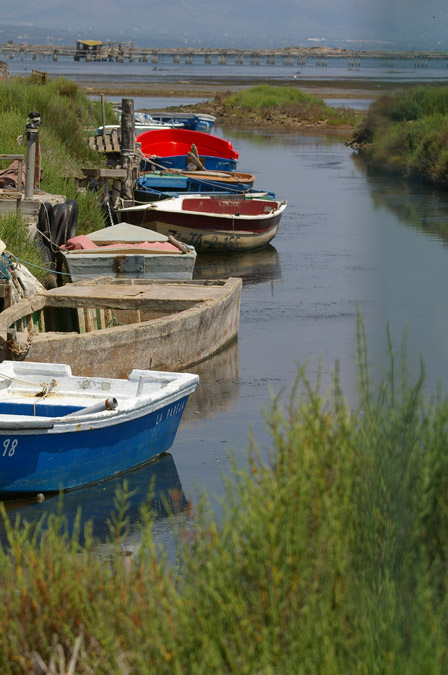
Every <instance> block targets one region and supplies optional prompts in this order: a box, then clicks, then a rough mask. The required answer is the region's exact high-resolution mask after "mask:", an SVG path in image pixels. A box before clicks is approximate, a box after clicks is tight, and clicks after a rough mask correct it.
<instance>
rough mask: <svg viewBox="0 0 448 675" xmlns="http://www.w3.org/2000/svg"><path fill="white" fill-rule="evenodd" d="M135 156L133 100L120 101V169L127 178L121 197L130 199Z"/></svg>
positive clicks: (124, 99)
mask: <svg viewBox="0 0 448 675" xmlns="http://www.w3.org/2000/svg"><path fill="white" fill-rule="evenodd" d="M134 156H135V119H134V99H132V98H122V99H121V167H122V169H126V171H127V176H126V178H125V179H124V183H123V189H122V192H123V195H122V196H123V197H124V198H125V199H132V188H133V178H134V176H133V174H134V171H133V168H134Z"/></svg>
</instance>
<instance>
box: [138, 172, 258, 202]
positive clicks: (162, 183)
mask: <svg viewBox="0 0 448 675" xmlns="http://www.w3.org/2000/svg"><path fill="white" fill-rule="evenodd" d="M254 180H255V177H254V176H253V175H252V174H249V173H240V172H237V171H191V172H190V173H187V172H180V171H178V172H174V171H172V172H164V171H149V172H147V173H144V174H142V175H141V176H140V177H139V178H138V179H137V181H136V183H135V187H134V197H135V200H136V202H147V201H154V200H157V199H166V198H167V197H172V196H174V195H178V194H181V193H182V194H183V193H191V192H197V193H201V194H212V193H216V192H219V193H220V194H221V193H226V194H230V195H231V194H242V193H247V192H251V191H252V185H253V183H254ZM257 192H258V191H257Z"/></svg>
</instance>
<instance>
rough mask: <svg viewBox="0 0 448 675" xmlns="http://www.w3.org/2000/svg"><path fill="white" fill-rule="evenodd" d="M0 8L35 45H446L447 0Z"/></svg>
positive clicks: (23, 3)
mask: <svg viewBox="0 0 448 675" xmlns="http://www.w3.org/2000/svg"><path fill="white" fill-rule="evenodd" d="M0 8H1V9H2V10H3V11H2V17H3V19H2V23H1V26H0V27H1V29H3V32H2V33H0V42H4V41H6V40H7V39H8V30H9V26H11V25H12V24H15V25H18V24H20V28H19V32H20V33H21V34H22V35H23V36H25V37H24V39H23V41H24V42H33V41H34V40H33V39H32V38H33V35H34V34H35V33H36V30H37V29H39V31H44V32H45V31H47V32H48V34H49V35H48V36H50V35H51V37H53V38H54V35H55V33H56V35H57V34H58V31H59V33H60V37H61V38H64V37H65V36H66V33H65V31H69V34H71V35H73V36H74V38H75V37H76V36H77V35H79V34H80V36H81V37H83V38H84V39H87V38H95V37H97V38H98V39H103V40H104V39H107V38H109V39H116V37H117V36H121V39H123V40H130V41H133V42H134V43H135V44H140V45H142V46H143V45H144V44H150V43H151V41H152V40H153V39H155V37H156V36H157V40H158V41H159V40H160V39H161V38H163V39H164V40H165V41H166V45H167V46H170V42H171V43H172V45H171V46H177V45H178V44H181V43H182V39H184V40H185V42H187V43H188V42H191V41H194V40H200V41H201V42H202V43H203V45H207V44H208V45H210V46H226V44H228V45H233V44H234V43H235V42H241V41H244V40H245V39H246V40H249V41H250V42H251V43H253V42H254V41H255V42H257V43H258V46H260V47H262V46H263V44H266V46H271V45H272V43H278V45H279V46H284V45H285V43H286V44H291V45H295V44H299V43H303V42H304V41H306V40H308V41H309V40H310V39H311V42H312V41H313V39H314V40H319V39H321V40H323V41H326V42H328V43H331V42H332V41H339V40H357V41H358V40H359V41H364V40H377V41H378V40H385V41H388V40H393V41H397V40H398V41H399V42H400V43H403V45H404V46H406V45H409V46H410V48H418V47H421V48H425V49H431V48H433V49H440V48H446V47H448V0H157V2H155V1H154V0H76V2H73V1H68V0H39V2H36V3H30V2H29V0H14V1H13V2H11V1H10V0H9V1H8V2H6V1H5V0H0ZM2 36H3V38H4V39H2ZM30 38H31V39H30ZM62 41H63V42H66V40H64V39H63V40H62ZM217 41H220V44H217Z"/></svg>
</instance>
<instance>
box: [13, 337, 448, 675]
mask: <svg viewBox="0 0 448 675" xmlns="http://www.w3.org/2000/svg"><path fill="white" fill-rule="evenodd" d="M358 345H359V380H360V407H359V409H357V410H354V411H351V410H350V409H349V408H348V406H347V404H346V402H345V400H344V397H343V393H342V392H341V390H340V387H339V383H338V379H337V376H335V381H334V388H333V390H332V391H331V392H327V393H326V394H323V393H322V392H321V391H320V387H319V383H317V384H316V385H312V384H311V383H310V382H309V381H308V380H307V377H306V373H305V372H303V370H302V369H300V370H299V376H298V379H297V383H296V387H295V388H294V390H293V391H292V394H291V396H290V401H289V404H288V405H287V406H286V407H285V406H283V405H282V404H281V401H280V399H274V400H273V403H272V408H271V410H270V411H269V412H268V413H267V414H266V424H267V425H268V427H269V429H270V431H271V435H272V450H271V452H270V453H269V456H268V457H267V458H263V457H262V456H261V454H260V453H259V452H258V451H257V448H256V447H255V446H254V445H253V446H252V447H251V449H250V462H249V464H248V468H247V469H242V468H238V467H237V466H236V464H235V465H234V467H233V471H232V472H231V474H230V475H228V476H227V478H226V497H225V499H224V500H223V506H224V515H223V518H222V522H221V524H220V525H218V523H217V521H216V519H215V517H214V515H213V513H212V509H211V508H209V505H208V504H207V501H206V500H205V499H202V501H201V502H200V506H199V508H198V509H197V513H196V514H195V528H194V529H193V530H190V531H189V533H184V534H182V533H180V539H179V545H178V562H177V565H176V566H172V565H170V563H169V562H168V561H167V560H166V559H165V557H164V555H163V553H162V552H160V551H158V550H157V547H156V545H155V543H154V540H153V538H152V534H151V515H150V514H149V513H148V512H144V513H143V516H142V517H143V519H144V522H145V527H144V528H143V531H142V541H141V547H140V550H139V551H138V553H137V554H135V555H133V556H132V557H125V556H123V555H121V552H120V536H121V535H123V534H125V532H126V486H125V487H124V489H123V490H122V491H121V493H119V494H117V513H118V514H119V516H117V517H115V518H113V519H111V539H112V541H113V542H115V546H114V547H113V550H114V551H115V553H112V554H111V556H110V558H108V559H107V560H105V559H104V558H102V557H101V555H100V552H99V551H98V548H97V547H96V545H95V541H94V540H93V538H92V537H91V536H90V535H89V533H88V532H87V533H86V535H87V539H86V541H85V544H84V546H81V545H80V544H79V536H78V535H79V532H78V533H77V531H76V528H75V531H74V534H72V535H71V536H70V535H68V534H64V520H63V518H62V517H61V518H59V517H57V518H53V519H52V520H51V522H49V523H48V524H46V525H45V527H43V526H42V525H41V526H40V527H38V528H37V530H33V528H31V526H23V525H22V526H19V525H18V524H16V525H15V526H13V525H10V524H9V522H8V520H7V519H6V526H7V527H8V531H9V547H8V549H5V550H1V551H0V575H1V579H2V583H1V584H0V625H1V626H2V628H3V630H1V631H0V667H1V670H2V672H3V673H22V672H65V670H64V668H66V669H67V671H68V669H69V665H68V664H69V662H70V663H71V666H72V670H71V672H77V673H87V672H89V673H91V672H95V673H108V674H109V673H130V672H136V673H238V674H240V673H247V674H252V673H263V674H265V673H266V674H267V673H269V674H270V673H304V674H306V673H326V674H330V675H333V674H334V675H336V674H337V675H339V674H341V675H346V674H347V673H359V674H360V675H361V674H362V675H364V674H366V675H367V674H368V675H370V674H371V673H394V674H395V673H403V674H404V673H406V674H413V673H415V674H416V675H420V674H421V673H431V674H432V675H433V674H438V673H441V674H442V673H446V672H447V670H448V654H447V648H446V634H447V628H448V626H447V623H448V607H447V592H446V588H447V560H448V558H447V554H448V542H447V533H448V512H447V494H448V484H447V483H448V440H447V438H448V436H447V431H448V402H447V400H446V399H442V398H441V397H440V398H436V399H435V400H434V401H432V402H427V401H425V400H424V398H423V395H422V378H420V379H419V380H418V381H417V382H412V383H411V382H408V380H407V373H406V363H405V358H404V356H403V353H399V354H398V356H397V355H395V354H394V352H393V350H392V347H390V368H389V372H388V375H387V377H386V378H385V379H384V381H383V382H382V383H380V385H378V386H373V385H372V384H371V381H370V376H369V373H368V369H367V365H366V363H367V354H366V347H365V336H364V334H363V328H362V325H360V329H359V336H358ZM4 515H5V514H4ZM64 664H65V665H64ZM50 666H51V667H52V668H53V670H50ZM39 667H40V668H41V670H39V669H38V668H39ZM33 668H35V670H34V671H33Z"/></svg>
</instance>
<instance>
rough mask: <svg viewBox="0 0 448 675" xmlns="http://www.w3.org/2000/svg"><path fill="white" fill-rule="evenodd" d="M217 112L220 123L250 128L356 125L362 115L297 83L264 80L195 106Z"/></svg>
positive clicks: (200, 110) (331, 127) (212, 112)
mask: <svg viewBox="0 0 448 675" xmlns="http://www.w3.org/2000/svg"><path fill="white" fill-rule="evenodd" d="M193 108H194V109H196V110H198V111H199V112H206V113H210V114H213V115H215V116H216V118H217V121H218V123H220V124H225V125H226V126H230V125H232V124H233V125H238V126H239V127H246V128H252V129H253V128H259V127H260V126H261V127H270V128H277V129H286V130H305V129H308V128H312V129H316V128H317V129H329V130H336V129H345V130H346V131H347V130H348V129H350V128H352V127H353V126H354V124H355V121H356V119H357V117H358V114H357V113H356V111H354V110H351V109H349V108H334V107H331V106H327V105H326V104H325V103H324V102H323V100H322V99H321V98H319V97H318V96H313V95H312V94H308V93H306V92H304V91H302V90H301V89H298V88H297V87H289V86H272V85H269V84H260V85H257V86H255V87H249V88H247V89H242V90H240V91H237V92H231V91H227V92H222V93H220V94H217V95H216V96H215V97H214V99H213V100H212V101H207V102H206V103H201V104H198V105H196V106H193Z"/></svg>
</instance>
